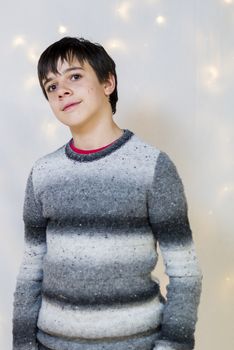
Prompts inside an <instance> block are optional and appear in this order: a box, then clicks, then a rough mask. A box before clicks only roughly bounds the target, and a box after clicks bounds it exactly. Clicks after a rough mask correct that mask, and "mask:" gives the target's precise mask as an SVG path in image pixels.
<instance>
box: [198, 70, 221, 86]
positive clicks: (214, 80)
mask: <svg viewBox="0 0 234 350" xmlns="http://www.w3.org/2000/svg"><path fill="white" fill-rule="evenodd" d="M219 77H220V72H219V69H218V67H217V66H215V65H208V66H204V67H203V70H202V83H203V85H204V86H205V87H207V88H209V90H210V91H211V90H213V91H215V90H216V91H217V90H218V89H219V88H220V87H219V86H218V79H219Z"/></svg>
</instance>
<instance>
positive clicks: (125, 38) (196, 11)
mask: <svg viewBox="0 0 234 350" xmlns="http://www.w3.org/2000/svg"><path fill="white" fill-rule="evenodd" d="M0 19H1V20H0V33H1V34H0V35H1V41H0V42H1V86H2V88H1V97H0V101H1V103H0V106H1V116H0V118H1V128H0V130H1V171H0V188H1V196H0V210H1V229H0V238H1V245H0V262H1V264H0V274H1V289H0V292H1V295H0V347H1V349H4V350H10V349H11V341H12V336H11V319H12V302H13V292H14V289H15V282H16V275H17V273H18V268H19V264H20V261H21V258H22V250H23V220H22V206H23V198H24V190H25V185H26V178H27V176H28V174H29V170H30V167H31V165H32V164H33V162H34V161H35V160H36V159H37V158H39V157H41V156H42V155H45V154H47V153H49V152H52V151H53V150H55V149H57V148H58V147H60V146H61V145H63V144H64V143H65V142H67V141H68V140H69V139H70V136H71V134H70V131H69V129H68V128H67V127H66V126H64V125H63V124H60V123H59V122H58V121H57V120H56V119H55V117H54V116H53V114H52V112H51V111H50V109H49V105H48V103H47V102H46V100H45V99H44V97H43V95H42V93H41V91H40V88H39V84H38V81H37V75H36V65H37V59H38V57H39V55H40V54H41V52H42V51H43V50H44V49H45V48H46V47H47V46H48V45H50V44H51V43H52V42H54V41H56V40H58V39H59V38H61V37H63V36H65V35H69V36H83V37H85V38H87V39H89V40H91V41H94V42H99V43H101V44H102V45H103V46H104V47H105V48H106V50H107V51H108V52H109V54H110V55H111V56H112V57H113V59H114V60H115V62H116V65H117V74H118V86H119V102H118V104H117V113H116V115H115V117H114V118H115V121H116V122H117V124H118V125H119V126H120V127H122V128H124V127H127V128H129V129H131V130H133V131H134V132H135V133H136V134H138V135H139V136H141V137H142V138H144V139H145V141H147V142H149V143H151V144H154V145H155V146H157V147H158V148H160V149H162V150H164V151H166V152H167V153H168V154H169V155H170V156H171V158H172V159H173V160H174V162H175V164H176V165H177V168H178V170H179V173H180V175H181V177H182V179H183V182H184V186H185V191H186V195H187V200H188V206H189V219H190V223H191V226H192V230H193V237H194V241H195V245H196V248H197V253H198V257H199V260H200V263H201V266H202V270H203V274H204V278H203V292H202V297H201V303H200V306H199V314H198V317H199V319H198V323H197V328H196V350H210V349H212V350H220V348H221V347H222V348H223V349H225V350H232V349H233V348H234V339H233V329H232V327H233V324H234V316H233V310H234V299H233V295H234V264H233V246H234V234H233V224H234V222H233V192H234V181H233V164H234V163H233V151H234V149H233V102H232V101H233V96H232V95H233V92H234V91H233V90H234V79H233V77H234V47H233V40H234V30H233V27H234V1H232V0H226V1H225V0H205V1H204V0H190V1H188V0H161V1H160V0H151V1H150V0H148V1H147V0H145V1H143V0H136V1H134V0H133V1H108V0H100V1H91V0H85V1H79V0H76V1H75V0H70V1H68V2H66V1H60V0H56V1H55V0H50V1H45V0H40V1H37V2H35V1H29V0H22V1H18V2H17V1H12V0H9V1H7V2H4V7H2V8H1V15H0ZM63 27H64V28H63ZM231 209H232V210H231ZM156 275H160V278H161V280H162V285H163V288H164V291H165V285H166V283H167V278H166V276H164V275H163V267H162V262H161V263H160V269H159V272H158V274H156Z"/></svg>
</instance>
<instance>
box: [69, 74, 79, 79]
mask: <svg viewBox="0 0 234 350" xmlns="http://www.w3.org/2000/svg"><path fill="white" fill-rule="evenodd" d="M73 77H74V78H75V79H74V80H78V79H79V78H81V75H80V74H72V76H71V78H73Z"/></svg>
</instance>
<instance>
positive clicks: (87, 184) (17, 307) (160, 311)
mask: <svg viewBox="0 0 234 350" xmlns="http://www.w3.org/2000/svg"><path fill="white" fill-rule="evenodd" d="M71 141H72V139H71V140H70V141H69V142H67V143H66V144H64V145H63V146H62V147H60V148H58V149H57V150H56V151H54V152H52V153H49V154H47V155H45V156H42V157H41V158H39V159H37V160H36V161H35V162H34V164H33V166H32V168H31V170H30V173H29V176H28V179H27V184H26V190H25V199H24V207H23V220H24V242H25V248H24V255H23V260H22V262H21V266H20V270H19V273H18V276H17V281H16V289H15V292H14V305H13V306H14V307H13V350H37V349H53V350H68V349H69V350H153V349H154V350H190V349H193V348H194V344H195V340H194V332H195V324H196V322H197V311H198V306H199V302H200V293H201V285H202V272H201V268H200V265H199V262H198V258H197V255H196V251H195V246H194V242H193V237H192V231H191V228H190V224H189V220H188V207H187V201H186V197H185V193H184V187H183V184H182V181H181V178H180V176H179V174H178V171H177V168H176V166H175V165H174V163H173V161H172V160H171V159H170V157H169V156H168V155H167V154H166V153H165V152H164V151H161V150H159V149H158V148H157V147H155V146H152V145H150V144H147V143H146V142H145V141H143V140H142V139H140V138H139V137H138V136H137V135H136V134H134V133H133V132H132V131H130V130H128V129H124V133H123V134H122V135H121V136H120V137H119V138H118V139H117V140H116V141H115V142H113V143H112V144H110V145H109V146H108V147H105V148H103V149H101V150H100V151H98V152H94V153H90V154H79V153H77V152H76V151H75V150H74V147H72V145H71ZM158 247H159V249H160V251H161V254H162V257H163V262H164V265H165V272H166V274H167V276H168V278H169V283H168V285H167V293H166V296H165V297H164V296H163V295H162V293H161V290H160V282H159V280H158V279H157V278H153V276H152V275H151V272H152V270H154V269H155V267H156V264H157V260H158Z"/></svg>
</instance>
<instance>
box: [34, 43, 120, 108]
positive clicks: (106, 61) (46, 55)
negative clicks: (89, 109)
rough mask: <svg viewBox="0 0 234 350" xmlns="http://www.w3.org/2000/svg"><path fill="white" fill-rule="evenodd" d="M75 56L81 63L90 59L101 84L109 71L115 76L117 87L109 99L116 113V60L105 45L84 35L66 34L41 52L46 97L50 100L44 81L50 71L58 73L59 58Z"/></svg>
mask: <svg viewBox="0 0 234 350" xmlns="http://www.w3.org/2000/svg"><path fill="white" fill-rule="evenodd" d="M74 57H76V58H77V59H78V60H79V62H80V63H81V64H83V63H84V61H88V63H89V64H90V65H91V67H92V68H93V69H94V71H95V73H96V75H97V78H98V80H99V82H100V84H101V83H103V82H105V81H106V80H107V79H108V77H109V73H111V74H112V75H113V76H114V78H115V89H114V91H113V92H112V93H111V94H110V96H109V101H110V104H111V108H112V114H115V112H116V103H117V101H118V91H117V75H116V71H115V62H114V61H113V59H112V58H111V57H110V56H109V55H108V53H107V52H106V50H105V49H104V48H103V46H101V45H100V44H98V43H92V42H91V41H89V40H87V39H84V38H82V37H80V38H78V37H69V36H66V37H64V38H62V39H60V40H58V41H56V42H55V43H53V44H52V45H50V46H49V47H47V49H46V50H45V51H44V52H43V53H42V54H41V56H40V58H39V61H38V64H37V73H38V79H39V83H40V86H41V88H42V91H43V94H44V96H45V98H46V99H47V100H48V97H47V94H46V91H45V89H44V86H43V83H42V81H43V80H44V79H46V78H47V76H48V74H49V72H52V73H54V74H57V73H58V70H57V63H58V59H59V58H60V59H61V61H62V62H63V61H64V60H66V61H68V62H70V59H72V58H74Z"/></svg>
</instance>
